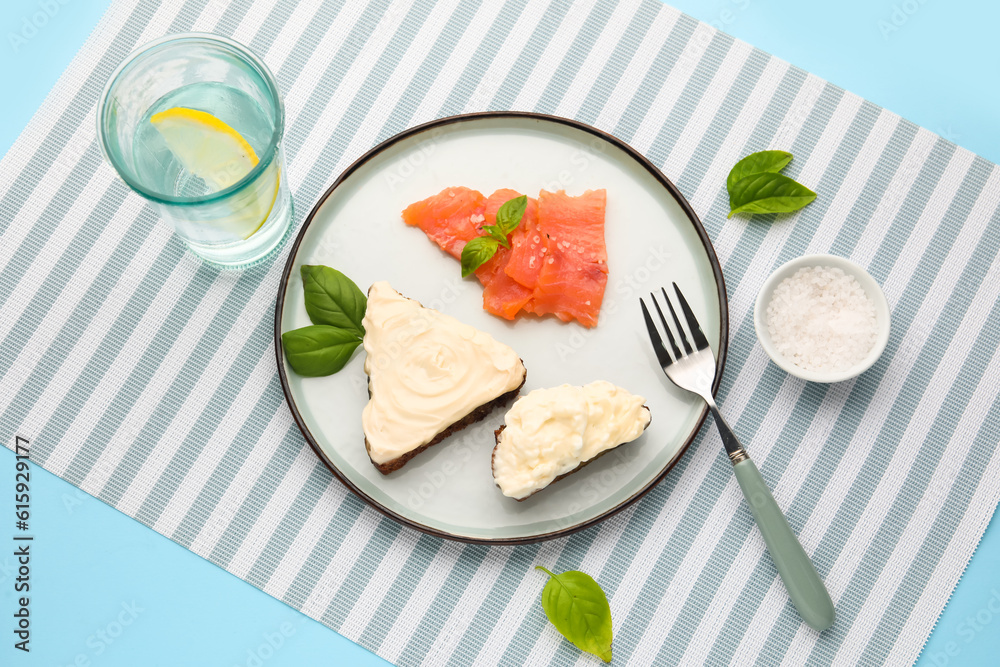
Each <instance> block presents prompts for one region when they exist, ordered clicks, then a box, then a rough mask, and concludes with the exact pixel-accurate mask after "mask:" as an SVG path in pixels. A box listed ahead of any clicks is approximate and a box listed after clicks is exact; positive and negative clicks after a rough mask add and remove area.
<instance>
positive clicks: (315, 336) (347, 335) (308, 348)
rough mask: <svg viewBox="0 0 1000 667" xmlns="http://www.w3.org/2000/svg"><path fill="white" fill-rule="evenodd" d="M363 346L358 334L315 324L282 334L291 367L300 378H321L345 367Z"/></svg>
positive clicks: (282, 342)
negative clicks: (359, 347)
mask: <svg viewBox="0 0 1000 667" xmlns="http://www.w3.org/2000/svg"><path fill="white" fill-rule="evenodd" d="M358 345H361V339H360V338H358V336H357V334H356V333H355V332H353V331H350V330H347V329H338V328H337V327H331V326H327V325H323V324H314V325H312V326H308V327H302V328H301V329H294V330H292V331H286V332H285V333H283V334H281V346H282V347H283V348H284V349H285V358H286V359H288V365H289V366H291V367H292V370H294V371H295V372H296V373H298V374H299V375H302V376H305V377H320V376H323V375H332V374H334V373H336V372H337V371H339V370H340V369H341V368H343V367H344V366H345V365H346V364H347V362H348V361H349V360H350V358H351V355H352V354H353V353H354V350H355V349H357V347H358Z"/></svg>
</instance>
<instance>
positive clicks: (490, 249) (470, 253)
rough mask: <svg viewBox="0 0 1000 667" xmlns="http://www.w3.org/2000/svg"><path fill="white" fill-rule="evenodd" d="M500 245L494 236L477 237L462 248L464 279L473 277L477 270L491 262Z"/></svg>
mask: <svg viewBox="0 0 1000 667" xmlns="http://www.w3.org/2000/svg"><path fill="white" fill-rule="evenodd" d="M499 245H500V243H499V242H498V241H497V240H496V239H495V238H493V237H492V236H477V237H476V238H474V239H472V240H471V241H469V242H468V243H466V244H465V247H464V248H462V277H463V278H465V277H466V276H469V275H471V274H472V273H473V272H474V271H475V270H476V269H478V268H479V267H480V266H482V265H483V264H485V263H486V262H488V261H490V259H491V258H492V257H493V255H495V254H496V252H497V247H498V246H499Z"/></svg>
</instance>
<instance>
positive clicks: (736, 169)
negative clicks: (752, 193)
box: [726, 151, 792, 193]
mask: <svg viewBox="0 0 1000 667" xmlns="http://www.w3.org/2000/svg"><path fill="white" fill-rule="evenodd" d="M791 161H792V154H791V153H789V152H787V151H760V152H757V153H751V154H750V155H747V156H746V157H745V158H743V159H742V160H740V161H739V162H737V163H736V164H735V165H734V166H733V168H732V169H731V170H730V172H729V178H727V179H726V190H728V191H729V192H730V193H732V191H733V186H734V185H736V184H737V183H738V182H740V181H742V180H743V179H744V178H746V177H747V176H753V175H754V174H764V173H774V174H776V173H778V172H779V171H781V170H782V169H784V168H785V167H786V166H788V163H789V162H791Z"/></svg>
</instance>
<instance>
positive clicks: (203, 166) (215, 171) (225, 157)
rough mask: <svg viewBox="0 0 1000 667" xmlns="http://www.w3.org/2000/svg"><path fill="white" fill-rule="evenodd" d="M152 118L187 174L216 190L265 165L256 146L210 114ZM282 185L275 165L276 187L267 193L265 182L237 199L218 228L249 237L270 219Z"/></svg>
mask: <svg viewBox="0 0 1000 667" xmlns="http://www.w3.org/2000/svg"><path fill="white" fill-rule="evenodd" d="M149 120H150V122H151V123H152V124H153V127H155V128H156V130H157V131H158V132H159V133H160V136H162V137H163V141H164V142H165V143H166V144H167V148H169V149H170V152H171V153H173V154H174V157H176V158H177V160H178V161H179V162H180V163H181V165H183V167H184V168H185V169H186V170H187V171H189V172H190V173H192V174H194V175H195V176H197V177H198V178H200V179H202V180H203V181H205V183H206V184H207V185H208V187H209V189H210V192H218V191H220V190H224V189H226V188H228V187H229V186H231V185H233V184H234V183H237V182H238V181H239V180H240V179H242V178H243V177H244V176H246V175H247V174H249V173H250V171H251V170H253V168H254V167H256V166H257V163H258V162H260V160H259V159H258V158H257V153H255V152H254V149H253V146H251V145H250V144H249V143H247V140H246V139H244V138H243V136H242V135H241V134H240V133H239V132H237V131H236V130H234V129H233V128H232V127H230V126H229V125H227V124H226V123H225V122H223V121H221V120H219V119H218V118H216V117H215V116H213V115H212V114H210V113H208V112H205V111H199V110H198V109H188V108H186V107H173V108H171V109H167V110H165V111H161V112H159V113H157V114H154V115H153V116H152V117H150V119H149ZM275 164H276V163H275ZM256 180H260V179H256ZM279 181H280V175H279V174H278V173H277V168H276V167H275V175H274V185H273V189H272V187H266V184H264V190H263V191H261V186H260V185H259V184H252V185H250V186H248V187H247V192H245V193H239V194H238V195H237V196H236V198H235V199H234V201H233V210H232V212H231V213H230V214H228V215H226V216H223V217H222V219H220V220H216V221H213V224H218V225H219V226H221V227H224V228H226V229H228V230H230V231H231V232H232V233H234V234H237V235H239V236H240V237H242V238H244V239H245V238H249V237H250V235H252V234H253V233H254V232H256V231H257V230H258V229H259V228H260V226H261V225H263V224H264V221H265V220H267V216H268V215H269V214H270V212H271V208H272V207H273V206H274V202H275V200H276V199H277V196H278V186H279V184H280V182H279Z"/></svg>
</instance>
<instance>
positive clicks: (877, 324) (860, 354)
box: [754, 255, 889, 382]
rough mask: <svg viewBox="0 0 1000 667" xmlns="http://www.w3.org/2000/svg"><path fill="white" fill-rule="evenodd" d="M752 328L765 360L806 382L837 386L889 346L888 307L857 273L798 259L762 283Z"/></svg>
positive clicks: (824, 261) (839, 263) (850, 267)
mask: <svg viewBox="0 0 1000 667" xmlns="http://www.w3.org/2000/svg"><path fill="white" fill-rule="evenodd" d="M754 328H755V329H756V330H757V338H758V340H760V344H761V347H763V348H764V351H765V352H767V356H769V357H771V360H772V361H773V362H774V363H775V364H777V365H778V366H779V367H781V368H782V369H783V370H785V371H787V372H789V373H791V374H792V375H794V376H796V377H799V378H802V379H803V380H809V381H810V382H841V381H843V380H849V379H850V378H853V377H856V376H858V375H860V374H861V373H863V372H865V371H866V370H868V369H869V368H871V366H872V364H874V363H875V362H876V361H877V360H878V358H879V356H881V354H882V352H883V350H885V346H886V343H887V342H888V341H889V304H888V302H887V301H886V300H885V294H883V293H882V288H881V287H879V285H878V283H876V282H875V279H874V278H872V277H871V276H870V275H868V272H867V271H865V270H864V269H863V268H861V267H860V266H858V265H857V264H855V263H854V262H851V261H849V260H846V259H844V258H843V257H837V256H835V255H805V256H804V257H799V258H798V259H793V260H792V261H790V262H788V263H787V264H784V265H782V266H781V267H780V268H779V269H778V270H777V271H775V272H774V273H772V274H771V276H770V277H769V278H768V279H767V281H765V282H764V286H763V287H761V290H760V293H759V294H758V295H757V303H756V305H755V306H754Z"/></svg>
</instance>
